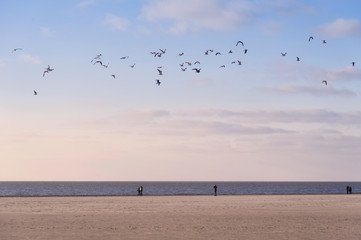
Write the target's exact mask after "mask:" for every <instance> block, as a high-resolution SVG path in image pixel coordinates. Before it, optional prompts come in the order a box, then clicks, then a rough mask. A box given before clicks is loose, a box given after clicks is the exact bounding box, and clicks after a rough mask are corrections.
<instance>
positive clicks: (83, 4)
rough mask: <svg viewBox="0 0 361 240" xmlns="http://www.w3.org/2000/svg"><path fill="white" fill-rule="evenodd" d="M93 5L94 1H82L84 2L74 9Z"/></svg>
mask: <svg viewBox="0 0 361 240" xmlns="http://www.w3.org/2000/svg"><path fill="white" fill-rule="evenodd" d="M95 3H96V0H84V1H81V2H79V3H78V4H77V5H76V7H78V8H82V7H87V6H90V5H94V4H95Z"/></svg>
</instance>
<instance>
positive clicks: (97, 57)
mask: <svg viewBox="0 0 361 240" xmlns="http://www.w3.org/2000/svg"><path fill="white" fill-rule="evenodd" d="M101 56H102V54H101V53H100V54H98V55H96V56H95V57H94V58H93V59H92V60H91V61H90V62H91V63H92V62H93V61H94V60H97V59H100V58H101Z"/></svg>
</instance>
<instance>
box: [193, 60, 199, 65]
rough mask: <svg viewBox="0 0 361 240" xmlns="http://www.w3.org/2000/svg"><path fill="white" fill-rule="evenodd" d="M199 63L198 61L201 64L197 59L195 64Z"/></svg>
mask: <svg viewBox="0 0 361 240" xmlns="http://www.w3.org/2000/svg"><path fill="white" fill-rule="evenodd" d="M197 63H198V64H201V63H200V62H199V61H196V62H194V63H193V64H194V65H196V64H197Z"/></svg>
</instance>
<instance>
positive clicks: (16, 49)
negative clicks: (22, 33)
mask: <svg viewBox="0 0 361 240" xmlns="http://www.w3.org/2000/svg"><path fill="white" fill-rule="evenodd" d="M18 50H23V49H22V48H14V49H13V50H12V51H11V53H13V52H16V51H18Z"/></svg>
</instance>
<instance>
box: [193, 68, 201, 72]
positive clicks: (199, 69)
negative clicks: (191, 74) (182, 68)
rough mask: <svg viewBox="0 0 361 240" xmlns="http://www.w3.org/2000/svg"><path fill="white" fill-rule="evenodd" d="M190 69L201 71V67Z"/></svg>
mask: <svg viewBox="0 0 361 240" xmlns="http://www.w3.org/2000/svg"><path fill="white" fill-rule="evenodd" d="M192 70H194V71H196V73H200V72H201V68H193V69H192Z"/></svg>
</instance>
